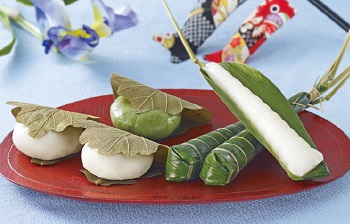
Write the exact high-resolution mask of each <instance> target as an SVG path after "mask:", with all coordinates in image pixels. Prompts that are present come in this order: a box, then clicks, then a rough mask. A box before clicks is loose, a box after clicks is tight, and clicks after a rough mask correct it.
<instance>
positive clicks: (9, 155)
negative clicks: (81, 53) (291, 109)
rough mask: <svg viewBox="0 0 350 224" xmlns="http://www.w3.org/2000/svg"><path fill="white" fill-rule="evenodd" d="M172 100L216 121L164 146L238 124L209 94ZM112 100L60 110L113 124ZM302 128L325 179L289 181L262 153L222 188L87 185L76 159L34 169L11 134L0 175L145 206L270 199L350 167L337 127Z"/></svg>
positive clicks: (154, 181) (348, 145)
mask: <svg viewBox="0 0 350 224" xmlns="http://www.w3.org/2000/svg"><path fill="white" fill-rule="evenodd" d="M164 91H165V92H168V93H170V94H172V95H176V96H179V97H181V98H183V99H186V100H189V101H191V102H194V103H198V104H200V105H202V106H204V107H207V108H209V109H211V110H212V111H213V113H214V118H213V121H212V123H211V124H207V125H204V126H201V127H197V128H193V129H191V130H190V131H189V132H188V133H186V134H184V135H181V136H176V137H172V138H169V139H167V140H165V141H164V142H163V143H164V144H167V145H173V144H178V143H181V142H184V141H186V140H189V139H191V138H194V137H196V136H198V135H201V134H204V133H206V132H209V131H211V130H213V129H217V128H219V127H223V126H226V125H228V124H230V123H233V122H236V121H237V119H236V118H235V117H234V116H233V115H232V114H231V112H230V111H229V110H228V109H227V108H226V106H225V105H223V103H222V102H221V100H220V99H219V98H218V97H217V96H216V95H215V93H214V92H213V91H210V90H164ZM112 101H113V97H112V96H111V95H108V96H100V97H95V98H90V99H86V100H82V101H79V102H75V103H71V104H67V105H64V106H62V107H61V108H62V109H66V110H70V111H76V112H82V113H88V114H91V115H95V116H100V117H101V122H103V123H106V124H109V125H111V121H110V118H109V105H110V104H111V103H112ZM300 118H301V120H302V121H303V123H304V125H305V127H306V129H307V130H308V131H309V133H310V136H311V137H312V139H313V140H314V142H315V144H316V145H317V147H318V149H319V150H320V151H321V152H322V153H323V155H324V158H325V161H326V162H327V164H328V167H329V169H330V171H331V175H330V176H329V177H327V178H323V179H317V180H313V181H300V182H296V181H292V180H290V179H289V178H288V176H287V175H286V173H285V172H284V171H283V169H282V168H280V166H279V164H278V163H277V162H276V160H275V159H274V158H273V157H272V156H271V155H270V154H269V153H268V152H267V151H264V152H262V153H261V154H260V155H258V156H257V158H255V159H254V160H253V161H252V162H251V163H250V164H249V165H248V166H247V167H246V168H245V169H244V170H242V171H241V173H240V174H239V175H238V176H237V177H236V180H235V181H234V182H233V183H231V184H229V185H227V186H224V187H209V186H205V185H204V184H203V182H202V181H201V180H200V179H198V180H193V181H189V182H183V183H174V182H168V181H166V180H165V179H164V177H163V176H159V177H154V178H149V179H140V180H138V182H137V184H135V185H116V186H110V187H101V186H95V185H94V184H91V183H90V182H88V181H87V180H86V179H85V176H84V175H83V174H82V173H80V172H79V169H81V168H82V165H81V161H80V157H79V156H76V157H74V158H73V159H70V160H66V161H63V162H61V163H58V164H56V165H53V166H47V167H43V166H38V165H35V164H33V163H31V162H30V158H28V157H27V156H25V155H24V154H22V153H21V152H19V151H18V150H17V149H16V148H15V147H14V146H13V142H12V138H11V136H12V133H10V134H9V135H8V136H7V137H6V138H5V139H4V141H3V142H2V143H1V145H0V173H1V174H2V175H3V176H4V177H5V178H7V179H9V180H10V181H12V182H14V183H16V184H18V185H21V186H24V187H26V188H29V189H32V190H35V191H39V192H42V193H46V194H50V195H57V196H62V197H67V198H71V199H78V200H85V201H98V202H113V203H143V204H174V203H214V202H235V201H245V200H254V199H260V198H267V197H274V196H279V195H285V194H292V193H296V192H301V191H305V190H308V189H311V188H315V187H318V186H321V185H323V184H326V183H329V182H331V181H333V180H335V179H337V178H339V177H341V176H342V175H344V174H345V173H346V172H347V170H348V169H349V168H350V161H349V159H348V158H350V140H349V138H348V137H347V136H346V135H345V134H344V133H343V132H342V131H341V130H340V129H338V128H337V127H336V126H335V125H333V124H332V123H330V122H328V121H326V120H324V119H323V118H321V117H318V116H316V115H314V114H312V113H310V112H303V113H301V114H300Z"/></svg>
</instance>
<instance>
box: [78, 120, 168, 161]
mask: <svg viewBox="0 0 350 224" xmlns="http://www.w3.org/2000/svg"><path fill="white" fill-rule="evenodd" d="M79 126H80V127H82V128H85V130H84V132H83V133H82V134H81V136H80V139H79V141H80V143H81V144H89V147H90V148H97V149H98V153H99V154H101V155H114V154H117V153H123V154H124V155H125V156H128V157H131V156H134V155H135V154H140V155H151V154H153V153H155V152H157V151H158V150H159V151H162V150H165V151H167V149H168V147H167V146H164V145H161V144H158V143H156V142H153V141H151V140H148V139H146V138H144V137H140V136H137V135H134V134H131V133H129V132H127V131H123V130H120V129H118V128H113V127H110V126H107V125H104V124H100V123H97V122H94V121H82V122H80V123H79Z"/></svg>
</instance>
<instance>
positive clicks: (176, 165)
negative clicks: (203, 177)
mask: <svg viewBox="0 0 350 224" xmlns="http://www.w3.org/2000/svg"><path fill="white" fill-rule="evenodd" d="M242 130H244V126H243V124H242V123H241V122H237V123H236V124H231V125H228V126H226V127H224V128H219V129H217V130H215V131H212V132H209V133H207V134H205V135H202V136H199V137H197V138H194V139H191V140H189V141H188V142H185V143H182V144H179V145H175V146H172V147H170V150H169V152H168V157H167V161H166V168H165V177H166V179H167V180H169V181H176V182H180V181H186V180H189V179H193V178H195V177H198V174H199V172H200V170H201V168H202V164H203V161H204V159H205V157H206V156H207V154H208V153H209V152H211V151H212V150H213V149H214V148H216V147H217V146H219V145H220V144H222V143H223V142H225V141H227V140H228V139H230V138H231V137H232V136H235V135H236V134H238V133H239V132H240V131H242Z"/></svg>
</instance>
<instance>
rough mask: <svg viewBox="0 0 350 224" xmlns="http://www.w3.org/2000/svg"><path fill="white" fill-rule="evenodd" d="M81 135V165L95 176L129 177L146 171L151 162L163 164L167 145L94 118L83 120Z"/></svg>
mask: <svg viewBox="0 0 350 224" xmlns="http://www.w3.org/2000/svg"><path fill="white" fill-rule="evenodd" d="M80 126H82V127H83V128H86V129H85V131H84V132H83V133H82V135H81V136H80V143H81V144H85V145H84V147H83V149H82V153H81V160H82V163H83V167H84V168H85V169H86V170H88V171H89V172H90V173H91V174H93V175H95V176H96V177H97V178H102V179H107V180H130V179H135V178H138V177H140V176H142V175H143V174H145V173H146V172H147V171H148V170H149V169H150V167H151V165H154V166H158V167H163V169H164V166H165V160H166V154H167V151H168V147H167V146H165V145H161V144H158V143H156V142H153V141H151V140H148V139H146V138H144V137H140V136H137V135H134V134H131V133H129V132H127V131H123V130H121V129H118V128H113V127H110V126H107V125H104V124H100V123H97V122H94V121H83V122H81V123H80Z"/></svg>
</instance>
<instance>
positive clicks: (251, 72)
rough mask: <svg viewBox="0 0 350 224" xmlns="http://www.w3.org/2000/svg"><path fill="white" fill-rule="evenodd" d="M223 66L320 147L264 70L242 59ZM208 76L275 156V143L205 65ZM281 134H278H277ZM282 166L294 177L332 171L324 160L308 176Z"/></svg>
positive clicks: (220, 93) (298, 132)
mask: <svg viewBox="0 0 350 224" xmlns="http://www.w3.org/2000/svg"><path fill="white" fill-rule="evenodd" d="M221 66H222V67H223V68H224V69H225V70H226V71H228V72H229V73H230V74H231V75H232V76H234V77H235V78H236V79H238V80H239V81H240V82H241V83H242V84H243V85H244V86H245V87H247V88H248V89H249V90H250V91H251V92H252V93H253V94H255V95H257V96H259V98H260V99H261V100H262V101H263V102H264V103H265V104H267V105H268V106H269V107H270V108H271V109H272V110H273V111H274V112H276V113H277V114H278V115H279V116H280V117H281V118H282V119H283V120H284V121H285V122H286V123H287V124H288V125H289V127H290V128H292V129H293V130H294V131H295V132H296V133H297V134H298V135H299V136H300V137H302V138H303V139H304V140H305V141H306V142H307V143H308V144H309V145H310V146H311V147H312V148H314V149H316V146H315V144H314V143H313V141H312V139H311V138H310V136H309V134H308V133H307V131H306V129H305V128H304V126H303V124H302V122H301V121H300V119H299V117H298V116H297V114H296V113H295V112H294V111H293V108H292V107H291V105H290V104H289V102H288V101H287V99H286V98H285V97H284V96H283V94H282V93H281V92H280V90H279V89H278V88H277V87H276V86H275V85H274V84H273V83H272V82H271V81H270V80H269V79H267V78H266V77H265V76H264V75H263V74H262V73H260V72H259V71H258V70H256V69H254V68H252V67H250V66H248V65H245V64H238V63H221ZM201 72H202V73H203V75H204V77H205V78H206V80H207V81H208V83H209V84H210V85H211V86H212V87H213V89H214V91H215V92H216V93H217V94H218V95H219V96H220V98H221V99H222V101H223V102H224V103H225V104H226V105H227V106H228V108H229V109H230V110H231V111H232V112H233V113H234V114H235V116H236V117H237V118H238V119H239V120H240V121H241V122H242V123H243V124H244V126H245V127H246V128H247V129H248V130H249V131H250V132H251V133H252V134H253V135H254V136H255V137H256V138H257V139H258V140H259V142H261V143H262V144H263V145H264V146H265V148H267V149H268V150H269V151H270V152H271V153H272V154H273V155H274V156H275V157H276V155H275V154H274V151H273V149H272V147H271V146H270V145H269V144H268V142H266V140H265V139H264V138H263V136H262V135H261V133H259V132H258V131H257V130H256V128H255V127H254V125H253V124H252V123H251V121H250V119H249V118H248V117H246V115H245V114H244V113H243V112H242V111H241V110H240V108H239V107H238V106H237V104H236V103H235V102H233V101H232V100H231V99H230V97H229V96H228V94H227V93H226V92H225V91H223V90H222V89H221V88H220V87H219V86H218V85H217V84H216V83H215V82H213V81H212V80H211V79H210V78H209V76H208V75H207V74H206V72H205V71H204V70H203V69H201ZM276 137H278V136H276ZM280 164H281V166H282V167H283V168H284V169H285V170H286V172H287V173H288V175H289V176H290V177H291V178H292V179H294V180H300V179H305V178H315V177H319V176H326V175H328V174H329V171H328V168H327V166H326V165H325V163H324V162H322V166H318V167H316V168H317V169H315V170H313V171H311V174H310V175H309V174H307V175H306V176H307V177H306V176H305V177H297V176H295V175H293V174H292V173H291V172H289V171H288V169H287V168H286V166H285V164H283V163H281V162H280Z"/></svg>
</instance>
